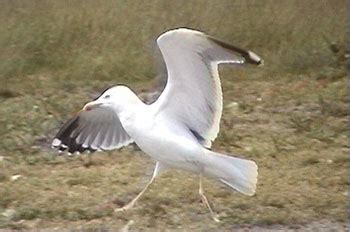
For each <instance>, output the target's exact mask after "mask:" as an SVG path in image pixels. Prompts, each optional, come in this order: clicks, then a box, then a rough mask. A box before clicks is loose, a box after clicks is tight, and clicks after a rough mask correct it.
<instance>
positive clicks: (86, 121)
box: [52, 107, 133, 153]
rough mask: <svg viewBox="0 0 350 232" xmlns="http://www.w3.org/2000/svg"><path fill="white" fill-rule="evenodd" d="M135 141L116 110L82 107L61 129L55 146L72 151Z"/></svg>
mask: <svg viewBox="0 0 350 232" xmlns="http://www.w3.org/2000/svg"><path fill="white" fill-rule="evenodd" d="M131 142H133V141H132V139H131V138H130V137H129V135H128V134H127V133H126V132H125V130H124V128H123V126H122V124H121V123H120V121H119V118H118V116H117V114H116V113H115V112H114V111H113V109H111V108H108V107H98V108H95V109H93V110H90V111H85V110H84V111H80V112H79V113H78V114H76V115H75V116H74V117H72V118H71V119H70V120H68V121H67V122H66V123H65V124H64V125H63V126H62V127H61V129H60V130H59V131H58V133H57V135H56V136H55V139H54V140H53V142H52V147H54V148H57V149H58V150H59V151H65V150H67V151H68V152H69V153H74V152H84V151H86V150H89V151H96V150H112V149H117V148H121V147H123V146H126V145H128V144H129V143H131Z"/></svg>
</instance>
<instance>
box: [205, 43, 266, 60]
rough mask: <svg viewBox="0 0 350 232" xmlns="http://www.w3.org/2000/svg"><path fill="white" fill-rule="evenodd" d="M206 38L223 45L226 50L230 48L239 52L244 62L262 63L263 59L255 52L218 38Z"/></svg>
mask: <svg viewBox="0 0 350 232" xmlns="http://www.w3.org/2000/svg"><path fill="white" fill-rule="evenodd" d="M207 38H208V39H209V40H210V41H212V42H214V43H215V44H217V45H219V46H220V47H223V48H225V49H227V50H230V51H232V52H234V53H238V54H240V55H241V56H242V57H244V59H245V60H246V62H247V63H249V64H255V65H258V66H261V65H264V60H263V59H261V58H260V57H259V56H258V55H257V54H255V53H254V52H252V51H249V50H245V49H243V48H239V47H236V46H234V45H231V44H228V43H226V42H224V41H221V40H219V39H216V38H213V37H211V36H207Z"/></svg>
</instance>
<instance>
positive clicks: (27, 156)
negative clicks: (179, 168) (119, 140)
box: [0, 0, 349, 230]
mask: <svg viewBox="0 0 350 232" xmlns="http://www.w3.org/2000/svg"><path fill="white" fill-rule="evenodd" d="M345 5H346V3H345V1H332V2H329V1H307V2H306V1H288V2H286V1H283V2H282V1H272V0H271V1H263V2H261V1H235V2H233V1H221V2H220V4H217V2H215V1H160V0H156V1H147V2H143V1H128V2H124V1H111V0H110V1H34V0H29V1H14V0H12V1H1V2H0V9H1V10H0V50H1V53H0V78H1V82H2V85H1V87H0V100H1V101H0V114H1V117H0V228H12V229H21V228H24V229H26V228H54V227H56V228H60V229H62V228H66V229H72V228H83V229H91V230H98V229H100V230H101V229H111V228H114V229H116V228H121V227H122V226H124V225H125V224H127V223H128V222H129V221H130V220H134V222H135V223H134V224H133V225H131V229H135V230H137V229H138V230H141V229H147V228H148V229H154V228H158V229H160V230H162V229H165V228H169V229H184V228H186V229H196V230H213V229H230V228H233V225H235V226H237V225H238V226H239V225H243V224H254V225H275V224H287V225H291V224H293V225H295V224H302V223H308V222H311V221H320V220H327V221H336V222H345V221H346V220H347V213H346V199H347V194H348V193H347V190H348V186H349V181H348V168H349V167H348V163H349V159H348V150H349V146H348V134H347V122H348V119H347V114H348V108H347V104H348V99H347V89H346V75H347V74H346V70H345V60H344V58H343V55H344V53H345V44H346V36H345V27H346V7H345ZM181 26H186V27H190V28H196V29H200V30H203V31H206V32H207V33H209V34H211V35H214V36H217V37H219V38H221V39H224V40H226V41H228V42H231V43H233V44H237V45H241V46H243V47H248V48H250V49H252V50H253V51H255V52H256V53H257V54H259V55H261V56H262V57H264V59H265V63H266V65H265V66H264V67H263V68H259V69H256V68H248V69H231V68H222V72H221V74H222V75H221V76H222V84H223V90H224V99H225V101H224V104H225V107H224V115H223V120H222V122H221V134H220V136H219V138H218V139H217V140H216V142H215V144H214V149H215V150H218V151H222V152H226V153H233V154H241V155H240V156H241V157H246V158H250V159H254V160H255V161H256V162H257V163H258V164H259V184H258V189H257V194H256V195H255V196H254V197H245V196H242V195H240V194H239V193H236V192H231V191H229V190H228V189H226V188H224V187H222V186H221V185H220V184H218V183H215V182H213V181H211V180H207V181H206V182H205V189H206V191H207V195H208V198H209V199H210V200H211V201H212V203H213V205H214V208H215V210H216V211H217V212H219V214H220V217H221V218H222V223H220V224H216V223H214V222H212V221H211V219H210V217H209V215H208V212H207V210H206V209H205V208H204V207H203V206H202V204H201V203H200V202H199V199H198V196H197V191H198V190H197V184H198V183H197V181H198V180H197V177H196V176H193V175H190V174H187V173H181V172H169V173H167V174H165V175H163V176H162V177H161V178H159V179H157V181H156V183H155V184H154V186H152V187H151V189H150V190H149V191H148V192H147V193H146V194H145V195H144V197H143V198H142V199H141V200H140V202H139V204H138V207H137V208H136V209H134V210H131V211H130V212H127V213H124V214H115V213H113V208H114V207H117V206H118V205H122V204H124V203H125V202H127V201H128V200H130V199H131V198H132V197H133V196H135V195H136V194H137V192H138V191H139V190H140V189H141V188H142V186H143V184H144V183H145V182H146V181H147V178H148V177H149V175H150V174H151V171H152V161H150V160H149V159H148V157H146V156H143V155H141V153H140V152H138V151H135V150H134V149H133V148H132V147H128V148H126V149H123V150H121V151H114V152H110V153H99V154H96V155H92V156H91V157H88V156H87V155H83V156H81V157H73V158H70V157H57V156H55V155H54V152H53V151H51V150H50V149H48V147H46V146H47V144H48V142H49V141H50V139H51V138H52V136H53V134H54V133H55V132H56V131H57V128H58V127H59V126H60V125H61V123H62V122H63V121H64V120H65V119H67V118H68V117H69V115H71V114H72V112H74V111H76V110H77V109H79V108H80V107H81V106H82V104H83V103H84V102H86V101H88V100H90V99H91V96H92V95H93V94H94V93H95V92H96V91H100V90H101V89H103V88H105V87H107V86H111V85H115V84H117V83H126V84H129V85H130V86H131V87H132V88H134V89H136V90H142V89H145V88H147V87H148V86H149V85H150V84H149V81H150V80H151V79H153V78H154V76H156V75H157V72H158V71H157V65H158V63H159V65H158V66H161V62H158V63H157V62H155V60H156V59H155V58H154V57H155V56H156V55H157V53H156V52H154V51H153V49H154V46H155V45H154V42H153V41H154V38H155V37H156V36H157V35H159V34H160V33H161V32H163V31H164V30H167V29H170V28H174V27H181ZM160 69H161V68H160ZM232 102H237V103H238V105H232V104H230V103H232ZM145 173H147V174H148V176H146V177H145V176H144V174H145ZM15 175H21V177H19V178H18V179H17V180H13V176H15Z"/></svg>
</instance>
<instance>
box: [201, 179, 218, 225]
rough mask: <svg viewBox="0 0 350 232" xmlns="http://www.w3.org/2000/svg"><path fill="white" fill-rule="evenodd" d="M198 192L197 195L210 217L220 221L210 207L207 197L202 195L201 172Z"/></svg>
mask: <svg viewBox="0 0 350 232" xmlns="http://www.w3.org/2000/svg"><path fill="white" fill-rule="evenodd" d="M198 192H199V196H200V197H201V199H202V201H203V203H204V204H205V205H206V206H207V208H208V209H209V211H210V214H211V217H212V218H213V219H214V221H216V222H220V220H219V218H218V216H217V215H216V213H214V211H213V210H212V209H211V207H210V204H209V202H208V199H207V197H206V196H205V195H204V191H203V187H202V174H200V175H199V191H198Z"/></svg>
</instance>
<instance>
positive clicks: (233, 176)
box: [52, 28, 262, 219]
mask: <svg viewBox="0 0 350 232" xmlns="http://www.w3.org/2000/svg"><path fill="white" fill-rule="evenodd" d="M157 43H158V46H159V48H160V50H161V53H162V56H163V59H164V61H165V64H166V68H167V78H168V80H167V85H166V87H165V89H164V91H163V93H162V94H161V96H160V97H159V98H158V100H157V101H156V102H154V103H153V104H150V105H146V104H144V103H143V102H142V101H141V100H140V99H139V98H138V97H137V96H136V95H135V94H134V93H133V92H132V91H131V90H130V89H129V88H128V87H125V86H116V87H113V88H111V89H109V90H107V91H105V92H104V93H103V94H102V95H101V96H100V97H99V98H98V99H97V100H95V101H92V102H90V103H88V104H86V105H85V106H84V108H83V110H82V111H80V112H79V113H78V114H77V115H76V116H75V117H74V118H73V119H71V120H70V121H68V122H67V123H66V124H65V125H64V126H63V127H62V129H61V130H60V131H59V132H58V134H57V136H56V138H55V139H54V141H53V144H52V145H53V146H54V147H56V148H58V149H60V150H65V149H67V150H68V151H69V152H76V151H78V152H83V151H84V150H91V151H94V150H111V149H116V148H119V147H121V146H124V145H127V144H129V143H130V142H135V143H136V144H137V145H138V146H139V147H140V148H141V150H143V151H144V152H145V153H147V154H148V155H149V156H151V157H152V158H153V159H154V160H156V161H157V164H156V168H155V171H154V174H153V177H152V179H151V181H150V182H149V183H148V184H147V186H146V188H145V189H144V190H143V191H142V192H141V193H140V194H139V195H138V196H137V197H136V198H135V199H134V200H133V201H132V202H131V203H129V204H128V205H127V206H126V207H124V208H123V209H128V208H131V207H132V206H133V205H134V203H135V202H136V200H137V199H138V198H139V197H140V196H141V195H142V193H143V192H144V191H145V190H146V189H147V187H148V186H149V184H151V183H152V181H153V179H154V178H155V177H156V176H157V175H158V174H159V173H160V171H164V170H167V169H169V168H176V169H182V170H186V171H190V172H194V173H198V174H200V176H201V175H202V174H203V175H206V176H210V177H213V178H215V179H217V180H219V181H221V182H223V183H225V184H226V185H228V186H230V187H232V188H233V189H236V190H238V191H239V192H241V193H244V194H247V195H253V194H254V192H255V188H256V182H257V174H258V173H257V166H256V164H255V162H253V161H249V160H244V159H240V158H234V157H231V156H227V155H223V154H218V153H215V152H212V151H210V150H208V149H207V148H210V147H211V143H212V141H214V140H215V138H216V137H217V134H218V132H219V125H220V119H221V114H222V91H221V84H220V79H219V75H218V64H219V63H232V64H234V65H241V64H243V63H250V64H255V65H259V64H262V60H261V59H260V57H259V56H257V55H256V54H254V53H253V52H251V51H246V50H243V49H240V48H238V47H235V46H232V45H229V44H226V43H224V42H222V41H219V40H217V39H214V38H212V37H209V36H207V35H205V34H204V33H202V32H198V31H194V30H190V29H184V28H181V29H175V30H171V31H168V32H166V33H164V34H162V35H161V36H160V37H159V38H158V39H157ZM200 194H201V197H202V199H203V201H204V202H205V203H206V204H207V206H208V207H209V209H210V211H211V212H212V210H211V208H210V206H209V204H208V202H207V200H206V198H205V196H204V194H203V190H202V186H201V182H200ZM212 214H213V212H212ZM213 217H214V218H215V219H217V218H216V217H215V216H214V214H213Z"/></svg>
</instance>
